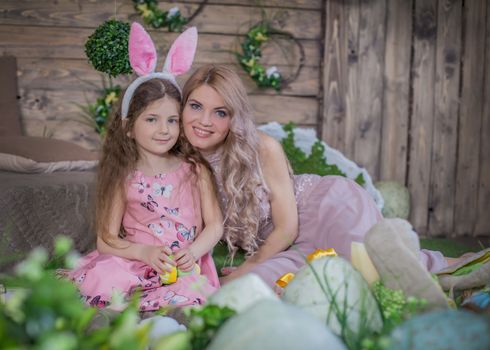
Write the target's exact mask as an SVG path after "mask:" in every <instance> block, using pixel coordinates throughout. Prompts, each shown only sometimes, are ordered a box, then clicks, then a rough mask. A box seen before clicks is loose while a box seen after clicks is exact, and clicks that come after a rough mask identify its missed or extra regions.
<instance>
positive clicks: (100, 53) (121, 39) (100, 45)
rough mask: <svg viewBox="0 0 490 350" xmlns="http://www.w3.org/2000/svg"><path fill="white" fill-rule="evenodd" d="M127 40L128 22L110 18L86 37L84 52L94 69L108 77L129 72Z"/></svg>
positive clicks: (130, 70) (130, 71)
mask: <svg viewBox="0 0 490 350" xmlns="http://www.w3.org/2000/svg"><path fill="white" fill-rule="evenodd" d="M128 40H129V23H127V22H123V21H118V20H116V19H110V20H108V21H106V22H104V23H103V24H101V25H100V26H98V27H97V29H95V32H94V33H93V34H92V35H90V36H89V37H88V39H87V41H86V42H85V54H86V55H87V58H88V59H89V61H90V63H91V64H92V66H93V67H94V68H95V69H96V70H98V71H99V72H102V73H106V74H108V75H109V76H110V77H115V76H118V75H120V74H130V73H132V71H133V70H132V69H131V65H130V64H129V56H128Z"/></svg>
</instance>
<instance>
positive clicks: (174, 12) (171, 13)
mask: <svg viewBox="0 0 490 350" xmlns="http://www.w3.org/2000/svg"><path fill="white" fill-rule="evenodd" d="M179 13H180V10H179V7H178V6H175V7H172V8H171V9H170V10H168V12H167V19H170V18H172V17H175V16H177V15H178V14H179Z"/></svg>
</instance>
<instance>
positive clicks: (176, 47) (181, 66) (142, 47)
mask: <svg viewBox="0 0 490 350" xmlns="http://www.w3.org/2000/svg"><path fill="white" fill-rule="evenodd" d="M128 46H129V47H128V50H129V63H130V64H131V67H132V68H133V70H134V71H135V72H136V74H137V75H139V77H138V78H136V79H135V80H134V81H133V82H132V83H131V84H130V85H129V86H128V88H127V89H126V92H125V93H124V97H123V100H122V106H121V117H122V119H125V118H127V116H128V110H129V103H130V102H131V98H132V97H133V94H134V91H135V90H136V88H137V87H138V86H140V85H141V84H142V83H144V82H145V81H148V80H150V79H153V78H160V79H165V80H167V81H169V82H170V83H172V84H173V85H174V86H175V87H176V88H177V90H179V92H180V93H182V91H181V89H180V86H179V85H178V84H177V81H176V80H175V77H176V76H177V75H181V74H184V73H186V72H187V71H188V70H189V69H190V68H191V65H192V61H193V60H194V55H195V54H196V47H197V29H196V27H191V28H189V29H187V30H186V31H184V32H183V33H182V34H180V35H179V36H178V38H177V39H175V41H174V43H173V44H172V46H171V47H170V50H169V51H168V54H167V59H166V60H165V63H164V64H163V69H162V71H161V72H155V68H156V65H157V52H156V49H155V45H154V44H153V41H152V40H151V38H150V35H149V34H148V33H147V32H146V31H145V29H144V28H143V27H142V26H141V24H139V23H136V22H134V23H132V24H131V30H130V32H129V45H128Z"/></svg>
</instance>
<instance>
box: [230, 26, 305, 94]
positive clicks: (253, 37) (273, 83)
mask: <svg viewBox="0 0 490 350" xmlns="http://www.w3.org/2000/svg"><path fill="white" fill-rule="evenodd" d="M271 36H280V37H283V38H285V39H287V40H291V41H293V42H294V43H295V44H296V45H297V46H298V48H299V51H300V59H299V63H298V66H297V68H296V71H295V72H294V73H293V74H292V75H291V76H290V77H288V78H285V77H284V76H283V75H282V74H281V72H279V70H278V69H277V67H276V66H271V67H269V68H265V67H264V65H263V64H262V63H260V58H261V57H262V50H261V46H262V45H263V44H264V43H266V42H267V41H268V40H269V39H270V38H271ZM241 48H242V53H241V54H240V53H238V54H237V58H238V61H239V62H240V65H241V66H242V67H243V69H244V70H245V71H246V72H247V73H248V75H249V76H250V77H251V78H252V79H253V80H254V81H255V83H256V84H257V86H259V87H263V88H274V89H275V90H276V91H279V90H281V89H282V88H284V87H285V86H287V85H288V84H289V83H291V82H292V81H294V80H295V79H296V78H297V77H298V75H299V72H300V71H301V69H302V67H303V64H304V60H305V53H304V48H303V46H302V45H301V43H300V42H299V41H298V40H297V39H296V38H295V37H294V36H293V35H292V34H291V33H288V32H285V31H281V30H277V29H274V28H272V26H271V25H270V23H269V22H268V21H262V22H260V23H258V24H256V25H254V26H252V27H251V28H250V30H249V31H248V33H247V37H246V39H245V41H244V42H243V43H242V44H241Z"/></svg>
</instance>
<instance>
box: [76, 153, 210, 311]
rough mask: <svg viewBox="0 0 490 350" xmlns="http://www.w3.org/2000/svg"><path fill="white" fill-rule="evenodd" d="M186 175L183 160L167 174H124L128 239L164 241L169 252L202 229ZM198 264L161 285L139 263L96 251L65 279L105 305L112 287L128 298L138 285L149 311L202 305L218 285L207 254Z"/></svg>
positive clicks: (195, 193) (187, 170)
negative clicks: (195, 270)
mask: <svg viewBox="0 0 490 350" xmlns="http://www.w3.org/2000/svg"><path fill="white" fill-rule="evenodd" d="M190 176H191V171H190V165H189V164H187V163H184V162H182V163H181V165H180V166H179V167H178V169H176V170H175V171H173V172H170V173H167V174H160V175H156V176H146V175H144V174H143V173H142V172H141V171H139V170H136V171H134V172H133V173H132V174H131V175H130V176H129V178H128V181H127V205H126V212H125V213H124V217H123V227H124V229H125V230H126V232H127V236H126V239H127V240H128V241H130V242H134V243H143V244H153V245H167V246H169V247H170V248H171V249H172V250H174V251H175V250H178V249H180V248H185V247H188V246H189V245H190V244H191V243H192V242H193V240H194V238H195V237H196V235H198V234H199V232H201V229H202V218H201V206H200V201H199V193H198V191H197V189H196V188H195V186H194V185H193V183H194V182H193V181H192V180H191V177H190ZM198 264H199V265H200V268H201V273H200V275H196V274H195V273H194V274H189V275H186V276H179V277H178V279H177V282H176V283H174V284H170V285H162V283H161V280H160V276H159V275H158V274H157V273H156V272H155V270H153V269H152V268H151V267H149V266H148V265H146V264H144V263H143V262H140V261H136V260H128V259H124V258H120V257H117V256H113V255H103V254H99V252H98V251H97V250H95V251H93V252H91V253H89V254H88V255H86V256H85V257H83V258H82V259H81V261H80V262H79V264H78V268H77V269H75V270H74V271H71V272H70V273H69V277H70V278H71V279H72V280H73V281H74V282H75V283H76V284H77V286H78V288H79V290H80V292H81V294H82V295H83V297H84V299H85V301H86V302H87V303H88V304H90V305H94V306H99V307H103V306H106V305H108V304H109V303H110V301H111V296H112V293H113V291H114V290H119V291H120V292H122V293H123V294H124V295H125V296H128V297H129V296H130V295H131V294H132V293H133V292H134V291H135V290H136V289H141V291H142V293H141V300H140V309H141V310H143V311H150V310H157V309H159V308H160V307H161V306H165V305H179V306H184V305H192V304H202V303H203V302H204V301H205V300H206V298H207V296H208V295H210V294H212V293H213V292H214V291H215V290H216V289H217V288H219V280H218V275H217V272H216V267H215V265H214V262H213V259H212V257H211V255H210V254H209V253H208V254H205V255H204V256H203V257H202V258H201V259H200V260H199V261H198Z"/></svg>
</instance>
